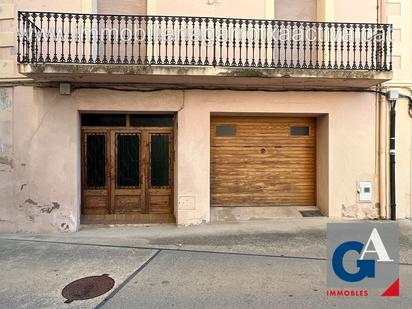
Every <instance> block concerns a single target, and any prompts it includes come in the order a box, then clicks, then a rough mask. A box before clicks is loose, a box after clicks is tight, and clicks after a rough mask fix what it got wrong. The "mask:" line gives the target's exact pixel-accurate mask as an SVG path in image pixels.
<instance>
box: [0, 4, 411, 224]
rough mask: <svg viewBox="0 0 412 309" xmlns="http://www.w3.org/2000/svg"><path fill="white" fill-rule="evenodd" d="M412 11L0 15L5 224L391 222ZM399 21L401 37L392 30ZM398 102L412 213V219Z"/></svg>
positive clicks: (18, 7) (0, 211) (403, 186)
mask: <svg viewBox="0 0 412 309" xmlns="http://www.w3.org/2000/svg"><path fill="white" fill-rule="evenodd" d="M411 13H412V11H411V1H409V0H402V1H392V0H391V1H389V0H387V1H380V0H378V1H376V0H365V1H361V2H360V3H359V1H353V0H350V1H335V0H302V1H295V2H290V1H285V0H257V1H246V0H245V1H239V0H238V1H235V0H196V1H193V0H191V1H187V0H182V1H179V2H177V3H176V2H171V1H167V0H119V1H109V0H74V1H70V2H68V1H45V0H34V1H33V0H32V1H25V0H24V1H13V0H3V1H2V2H1V4H0V31H1V32H0V38H1V40H0V41H1V43H0V87H1V88H0V104H1V105H0V107H1V110H0V128H1V129H0V168H1V169H0V194H1V206H0V230H2V231H24V232H44V231H63V232H64V231H76V230H78V229H79V228H80V224H81V223H83V224H93V223H103V224H125V223H171V222H176V223H177V224H181V225H191V224H201V223H207V222H216V221H231V220H235V221H236V220H250V219H259V218H260V219H268V218H276V217H283V218H285V217H286V218H287V217H298V216H301V211H305V210H309V211H314V210H319V211H320V212H321V213H322V214H323V215H324V216H328V217H336V218H358V219H377V218H382V219H388V218H390V215H391V213H390V193H391V192H390V172H389V171H390V164H389V109H390V106H389V102H388V101H387V100H386V98H385V96H384V95H383V94H384V92H386V91H388V90H391V89H397V90H399V91H400V92H401V93H402V94H403V95H405V96H407V95H410V94H411V93H410V89H411V80H412V76H410V74H412V73H410V72H412V71H411V70H410V68H411V60H412V59H411V56H410V55H409V53H408V50H409V45H410V44H412V40H411V38H410V36H411V30H410V29H412V28H411V25H410V23H411V21H410V20H411V18H410V17H411ZM391 24H393V26H392V25H391ZM411 124H412V121H411V118H410V106H409V105H408V100H407V99H406V98H401V99H399V100H398V102H397V142H396V143H397V144H396V146H397V152H396V154H397V167H396V172H397V176H396V177H397V178H396V180H397V186H396V195H397V212H396V215H397V218H399V219H402V218H410V217H411V190H412V182H411V176H412V173H411V171H412V169H411V143H412V135H411V132H412V130H411V129H412V128H411Z"/></svg>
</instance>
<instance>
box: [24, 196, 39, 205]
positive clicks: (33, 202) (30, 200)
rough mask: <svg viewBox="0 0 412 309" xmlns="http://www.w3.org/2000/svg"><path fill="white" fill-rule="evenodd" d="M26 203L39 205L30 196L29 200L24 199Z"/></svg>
mask: <svg viewBox="0 0 412 309" xmlns="http://www.w3.org/2000/svg"><path fill="white" fill-rule="evenodd" d="M24 202H25V203H26V204H30V205H35V206H37V205H39V204H38V203H37V202H35V201H33V200H32V199H31V198H28V199H27V200H25V201H24Z"/></svg>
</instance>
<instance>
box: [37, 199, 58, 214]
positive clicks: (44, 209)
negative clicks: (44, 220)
mask: <svg viewBox="0 0 412 309" xmlns="http://www.w3.org/2000/svg"><path fill="white" fill-rule="evenodd" d="M59 208H60V204H59V203H57V202H52V206H51V207H43V208H41V212H42V213H48V214H50V213H51V212H52V211H53V210H56V209H59Z"/></svg>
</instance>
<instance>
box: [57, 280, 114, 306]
mask: <svg viewBox="0 0 412 309" xmlns="http://www.w3.org/2000/svg"><path fill="white" fill-rule="evenodd" d="M113 286H114V279H112V278H111V277H109V275H108V274H104V275H101V276H91V277H85V278H81V279H78V280H76V281H73V282H71V283H69V284H68V285H66V286H65V287H64V289H63V291H62V295H63V297H64V298H66V301H65V303H66V304H69V303H71V302H72V301H74V300H86V299H91V298H95V297H98V296H101V295H103V294H105V293H107V292H109V291H110V290H111V289H112V288H113Z"/></svg>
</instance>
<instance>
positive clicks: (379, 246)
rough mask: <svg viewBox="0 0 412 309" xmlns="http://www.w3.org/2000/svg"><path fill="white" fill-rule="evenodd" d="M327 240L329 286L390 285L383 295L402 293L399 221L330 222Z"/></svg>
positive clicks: (376, 286) (373, 286) (368, 287)
mask: <svg viewBox="0 0 412 309" xmlns="http://www.w3.org/2000/svg"><path fill="white" fill-rule="evenodd" d="M327 243H328V255H329V260H328V261H329V262H328V287H330V288H352V289H358V290H365V289H372V288H373V289H375V288H386V290H385V292H384V293H383V294H382V296H399V228H398V225H397V224H393V223H389V224H387V223H382V224H361V223H355V224H353V223H350V224H328V228H327ZM388 287H389V288H388Z"/></svg>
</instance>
